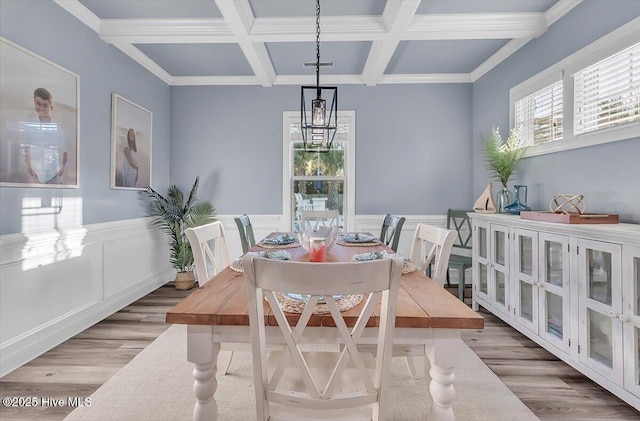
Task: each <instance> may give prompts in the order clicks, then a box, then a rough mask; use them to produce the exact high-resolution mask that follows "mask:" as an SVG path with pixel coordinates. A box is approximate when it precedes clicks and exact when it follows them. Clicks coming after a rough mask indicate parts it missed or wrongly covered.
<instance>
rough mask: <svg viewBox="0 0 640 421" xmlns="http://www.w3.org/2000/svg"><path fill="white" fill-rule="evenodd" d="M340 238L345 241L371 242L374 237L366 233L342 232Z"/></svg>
mask: <svg viewBox="0 0 640 421" xmlns="http://www.w3.org/2000/svg"><path fill="white" fill-rule="evenodd" d="M342 239H343V240H344V241H345V242H347V243H371V242H372V241H374V240H375V239H376V237H374V236H372V235H367V234H360V233H357V232H355V233H349V234H343V235H342Z"/></svg>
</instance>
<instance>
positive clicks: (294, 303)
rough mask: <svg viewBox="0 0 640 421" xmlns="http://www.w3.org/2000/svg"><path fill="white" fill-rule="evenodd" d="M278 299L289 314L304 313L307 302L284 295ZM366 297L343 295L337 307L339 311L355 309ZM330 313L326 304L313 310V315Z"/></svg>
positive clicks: (280, 295)
mask: <svg viewBox="0 0 640 421" xmlns="http://www.w3.org/2000/svg"><path fill="white" fill-rule="evenodd" d="M276 298H277V299H278V303H279V304H280V307H281V308H282V310H283V311H286V312H287V313H302V312H303V311H304V308H305V306H306V304H307V303H306V302H305V301H304V300H300V299H296V298H291V297H289V296H287V295H286V294H284V293H281V292H279V293H277V294H276ZM363 298H364V295H362V294H355V295H343V296H342V297H340V298H338V299H337V300H336V305H337V306H338V310H340V311H347V310H350V309H352V308H353V307H355V306H357V305H358V304H360V302H361V301H362V299H363ZM327 313H330V311H329V307H327V305H326V304H325V303H320V302H319V303H318V304H317V305H316V308H315V309H314V310H313V314H327Z"/></svg>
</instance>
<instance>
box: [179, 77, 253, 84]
mask: <svg viewBox="0 0 640 421" xmlns="http://www.w3.org/2000/svg"><path fill="white" fill-rule="evenodd" d="M230 85H243V86H247V85H258V86H259V85H262V83H261V81H260V80H259V79H258V78H257V77H255V76H174V77H173V78H172V81H171V86H230Z"/></svg>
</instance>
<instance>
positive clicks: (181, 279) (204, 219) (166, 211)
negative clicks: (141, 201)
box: [144, 177, 215, 290]
mask: <svg viewBox="0 0 640 421" xmlns="http://www.w3.org/2000/svg"><path fill="white" fill-rule="evenodd" d="M198 181H199V180H198V177H196V181H195V182H194V183H193V187H192V188H191V192H190V193H189V197H188V198H187V200H186V202H185V201H184V195H183V194H182V191H181V190H180V189H179V188H178V187H177V186H175V185H172V186H170V187H169V189H168V191H167V197H164V196H162V195H161V194H160V193H158V192H157V191H155V190H154V189H152V188H151V187H147V189H146V190H145V191H144V194H145V195H146V196H147V197H148V198H149V199H151V213H152V215H154V216H156V218H155V219H154V220H153V224H154V225H155V226H157V227H159V228H160V229H161V230H163V231H164V232H165V233H167V235H168V236H169V245H170V247H171V254H170V258H171V266H173V267H174V268H175V269H176V270H177V271H178V274H177V275H176V280H175V286H176V289H180V290H185V289H190V288H193V286H194V285H195V278H194V276H193V269H194V264H193V251H192V250H191V245H190V244H189V240H188V239H187V237H186V235H185V230H186V229H187V228H190V227H197V226H199V225H204V224H208V223H210V222H213V221H215V213H214V212H215V209H214V208H213V206H212V205H211V203H209V202H199V203H195V202H196V193H197V190H198Z"/></svg>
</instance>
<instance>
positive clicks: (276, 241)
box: [257, 234, 300, 249]
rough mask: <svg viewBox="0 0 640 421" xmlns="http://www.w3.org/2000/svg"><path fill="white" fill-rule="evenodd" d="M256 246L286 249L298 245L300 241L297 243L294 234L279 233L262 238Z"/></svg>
mask: <svg viewBox="0 0 640 421" xmlns="http://www.w3.org/2000/svg"><path fill="white" fill-rule="evenodd" d="M257 246H258V247H262V248H266V249H288V248H296V247H299V246H300V243H298V237H297V236H295V235H291V234H280V235H276V236H274V237H267V238H265V239H263V240H262V241H260V242H259V243H258V244H257Z"/></svg>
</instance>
